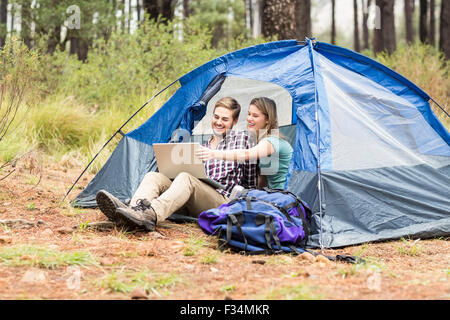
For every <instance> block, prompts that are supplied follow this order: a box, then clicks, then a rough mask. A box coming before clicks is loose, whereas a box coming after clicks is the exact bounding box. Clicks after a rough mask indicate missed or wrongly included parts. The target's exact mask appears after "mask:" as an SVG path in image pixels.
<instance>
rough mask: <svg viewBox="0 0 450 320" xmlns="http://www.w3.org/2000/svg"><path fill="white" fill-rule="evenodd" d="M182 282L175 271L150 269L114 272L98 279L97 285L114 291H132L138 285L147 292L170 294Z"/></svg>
mask: <svg viewBox="0 0 450 320" xmlns="http://www.w3.org/2000/svg"><path fill="white" fill-rule="evenodd" d="M180 282H181V277H180V276H179V275H177V274H175V273H158V272H153V271H151V270H149V269H143V270H140V271H125V272H124V271H120V272H112V273H110V274H108V275H106V276H105V277H103V278H102V279H100V280H98V281H96V285H97V286H99V287H102V288H107V289H109V290H111V291H112V292H122V293H130V292H131V291H133V290H134V289H135V288H136V287H139V288H141V289H143V290H145V291H147V292H150V291H153V292H154V291H156V292H157V293H159V292H160V291H161V290H162V292H163V293H165V294H168V293H169V290H170V289H172V288H174V287H175V285H176V284H177V283H180Z"/></svg>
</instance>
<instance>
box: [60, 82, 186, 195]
mask: <svg viewBox="0 0 450 320" xmlns="http://www.w3.org/2000/svg"><path fill="white" fill-rule="evenodd" d="M178 80H179V79H177V80H175V81H174V82H172V83H171V84H169V85H168V86H166V87H165V88H164V89H162V90H161V91H159V92H158V93H156V94H155V95H154V96H153V97H151V98H150V99H149V100H148V101H147V102H146V103H144V104H143V105H142V107H140V108H139V109H138V110H136V112H135V113H133V115H132V116H131V117H130V118H128V120H127V121H125V123H124V124H123V125H122V126H121V127H120V128H119V129H117V131H116V132H114V134H113V135H112V136H111V138H109V139H108V141H106V143H105V144H104V145H103V147H101V148H100V150H99V151H98V152H97V154H96V155H95V156H94V158H92V160H91V161H90V162H89V163H88V165H87V166H86V168H84V170H83V172H81V174H80V175H79V176H78V178H77V179H76V180H75V182H74V183H73V185H72V186H71V187H70V189H69V190H68V191H67V193H66V195H65V196H64V198H63V199H62V201H64V200H65V199H66V197H67V196H68V195H69V193H70V191H72V189H73V187H75V185H76V184H77V182H78V181H79V180H80V179H81V177H82V176H83V174H84V173H85V172H86V171H87V169H88V168H89V167H90V165H91V164H92V162H94V160H95V159H96V158H97V156H98V155H99V154H100V152H102V151H103V149H104V148H105V147H106V146H107V145H108V143H110V142H111V140H112V139H113V138H114V137H115V136H116V135H117V134H118V133H121V134H122V136H123V135H124V134H123V132H122V128H123V127H125V126H126V125H127V123H128V122H130V120H131V119H133V118H134V116H136V115H137V114H138V113H139V111H141V110H142V109H143V108H144V107H145V106H146V105H147V104H149V103H150V102H151V101H152V100H153V99H155V98H156V97H157V96H159V95H160V94H161V93H163V92H164V91H166V90H167V89H169V88H170V87H171V86H173V85H174V84H175V83H176V82H178Z"/></svg>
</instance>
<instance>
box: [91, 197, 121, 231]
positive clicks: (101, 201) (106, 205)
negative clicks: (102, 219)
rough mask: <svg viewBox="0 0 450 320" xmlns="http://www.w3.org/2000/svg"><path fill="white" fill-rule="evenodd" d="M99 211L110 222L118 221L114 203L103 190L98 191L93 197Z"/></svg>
mask: <svg viewBox="0 0 450 320" xmlns="http://www.w3.org/2000/svg"><path fill="white" fill-rule="evenodd" d="M95 199H96V200H97V204H98V207H99V208H100V211H101V212H102V213H103V214H104V215H105V216H106V217H107V218H108V219H109V220H111V221H112V222H116V223H117V222H120V220H119V217H118V216H117V214H116V205H115V204H114V202H113V201H112V200H111V199H110V198H109V197H108V195H107V194H106V193H104V192H103V191H99V192H98V193H97V196H96V197H95Z"/></svg>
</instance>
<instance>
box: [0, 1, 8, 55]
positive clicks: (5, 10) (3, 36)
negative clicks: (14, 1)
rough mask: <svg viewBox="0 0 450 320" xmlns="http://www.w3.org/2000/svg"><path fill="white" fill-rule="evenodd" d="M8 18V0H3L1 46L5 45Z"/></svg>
mask: <svg viewBox="0 0 450 320" xmlns="http://www.w3.org/2000/svg"><path fill="white" fill-rule="evenodd" d="M7 19H8V0H1V2H0V28H1V30H0V48H2V47H3V46H4V45H5V41H6V31H7V28H6V22H7Z"/></svg>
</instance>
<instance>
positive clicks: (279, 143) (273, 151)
mask: <svg viewBox="0 0 450 320" xmlns="http://www.w3.org/2000/svg"><path fill="white" fill-rule="evenodd" d="M247 129H248V130H249V131H250V132H252V133H254V134H255V135H256V139H257V141H258V143H257V145H256V146H254V147H253V148H250V149H235V150H212V149H209V148H205V147H201V148H199V149H198V151H197V152H196V155H197V157H199V158H200V159H201V160H203V161H207V160H211V159H219V160H228V161H238V162H244V161H251V160H253V161H255V160H259V168H260V178H259V183H258V186H259V187H263V186H268V187H269V188H271V189H282V188H284V184H285V181H286V174H287V170H288V167H289V162H290V161H291V157H292V147H291V145H290V144H289V142H287V141H286V140H284V139H283V138H282V137H281V136H280V134H279V129H278V118H277V107H276V104H275V102H274V101H273V100H272V99H269V98H266V97H261V98H254V99H253V100H252V101H251V102H250V106H249V110H248V115H247Z"/></svg>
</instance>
